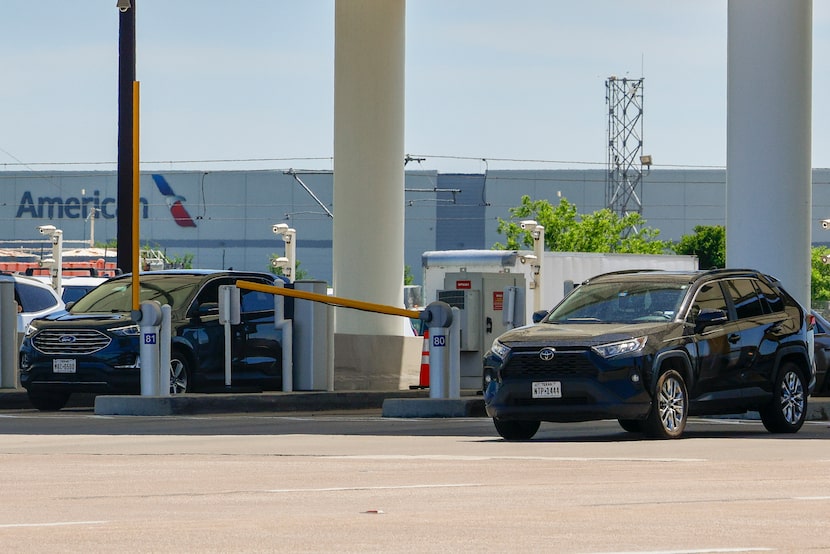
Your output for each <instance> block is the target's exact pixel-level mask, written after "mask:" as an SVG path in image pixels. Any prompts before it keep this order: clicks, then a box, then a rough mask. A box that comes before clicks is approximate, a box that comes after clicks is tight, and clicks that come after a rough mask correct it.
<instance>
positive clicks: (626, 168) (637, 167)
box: [605, 76, 651, 217]
mask: <svg viewBox="0 0 830 554" xmlns="http://www.w3.org/2000/svg"><path fill="white" fill-rule="evenodd" d="M605 102H606V104H607V105H608V172H607V174H606V191H605V204H606V207H607V208H608V209H609V210H611V211H612V212H614V213H616V214H617V215H619V216H620V217H624V216H625V215H626V214H629V213H638V214H642V213H643V203H642V197H643V194H642V192H643V167H644V166H645V167H648V166H650V165H651V156H644V155H643V79H642V78H640V79H627V78H623V79H618V78H616V77H613V76H612V77H609V78H608V79H607V80H606V81H605Z"/></svg>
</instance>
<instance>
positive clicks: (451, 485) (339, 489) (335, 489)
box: [263, 483, 485, 492]
mask: <svg viewBox="0 0 830 554" xmlns="http://www.w3.org/2000/svg"><path fill="white" fill-rule="evenodd" d="M483 486H485V485H484V483H449V484H444V485H441V484H439V485H390V486H377V487H324V488H318V489H267V490H264V491H263V492H342V491H384V490H402V489H446V488H457V487H483Z"/></svg>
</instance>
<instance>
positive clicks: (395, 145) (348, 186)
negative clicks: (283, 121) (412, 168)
mask: <svg viewBox="0 0 830 554" xmlns="http://www.w3.org/2000/svg"><path fill="white" fill-rule="evenodd" d="M405 7H406V2H405V0H337V2H336V4H335V26H334V33H335V56H334V232H333V235H334V237H333V238H334V242H333V279H334V293H335V295H337V296H342V297H346V298H354V299H357V300H365V301H370V302H375V303H380V304H388V305H394V306H403V253H404V163H403V162H404V61H405V60H404V51H405V48H404V21H405ZM402 329H403V326H402V324H401V319H400V318H399V317H395V316H383V315H377V314H367V313H362V312H357V311H352V310H338V312H337V318H336V329H335V330H336V332H337V333H345V334H362V335H400V334H401V330H402Z"/></svg>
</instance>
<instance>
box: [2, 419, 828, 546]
mask: <svg viewBox="0 0 830 554" xmlns="http://www.w3.org/2000/svg"><path fill="white" fill-rule="evenodd" d="M828 438H830V424H828V422H826V421H825V422H808V423H807V424H805V426H804V428H803V429H802V431H801V432H800V433H798V434H796V435H789V436H777V435H770V434H768V433H767V432H766V431H765V430H764V429H763V427H762V426H761V424H760V423H759V422H756V421H747V420H700V419H695V420H692V421H690V424H689V426H688V429H687V434H686V436H685V438H683V439H681V440H674V441H650V440H638V439H637V438H636V437H635V436H632V435H629V434H627V433H624V432H623V431H622V430H621V429H620V428H619V426H618V425H617V424H616V422H612V421H603V422H592V423H580V424H543V425H542V428H541V429H540V432H539V434H538V435H537V437H536V438H535V439H534V440H532V441H527V442H518V443H516V442H513V443H510V442H505V441H503V440H501V439H500V438H499V437H498V436H497V434H496V433H495V431H494V430H493V428H492V424H491V422H490V421H489V420H487V419H486V418H453V419H390V418H382V417H379V415H378V412H377V411H376V410H368V411H365V412H343V413H330V412H329V413H325V414H314V413H306V414H304V413H293V414H280V415H266V414H254V415H251V414H248V415H224V416H219V415H208V416H192V417H182V416H175V417H135V416H115V417H113V416H96V415H95V414H94V413H93V412H92V410H90V409H70V410H65V411H62V412H60V413H53V414H44V413H38V412H35V411H33V410H8V411H3V412H0V468H2V473H0V491H2V492H1V493H0V498H2V502H0V551H2V552H27V553H28V552H177V553H182V552H200V553H203V552H333V551H337V552H521V551H528V552H573V553H610V552H673V553H682V552H689V553H692V552H695V553H705V552H760V551H777V552H805V551H816V552H819V551H830V533H828V532H827V526H828V521H830V519H828V513H830V477H828V473H830V471H828V470H830V441H828V440H827V439H828Z"/></svg>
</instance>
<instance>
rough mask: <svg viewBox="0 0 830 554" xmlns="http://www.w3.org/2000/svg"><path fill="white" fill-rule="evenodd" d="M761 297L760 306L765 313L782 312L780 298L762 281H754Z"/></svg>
mask: <svg viewBox="0 0 830 554" xmlns="http://www.w3.org/2000/svg"><path fill="white" fill-rule="evenodd" d="M755 285H756V286H757V287H758V290H759V291H760V295H761V304H762V306H763V307H764V310H765V311H766V313H776V312H783V311H784V302H783V301H782V300H781V297H780V296H778V295H777V294H775V291H773V290H772V288H770V286H769V285H767V284H766V283H764V282H762V281H755Z"/></svg>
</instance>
